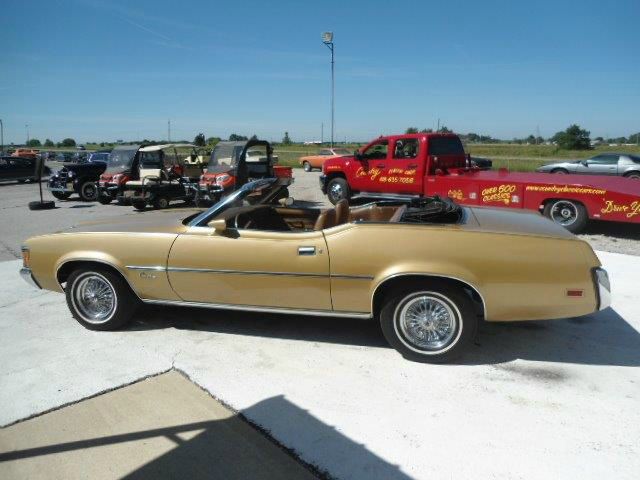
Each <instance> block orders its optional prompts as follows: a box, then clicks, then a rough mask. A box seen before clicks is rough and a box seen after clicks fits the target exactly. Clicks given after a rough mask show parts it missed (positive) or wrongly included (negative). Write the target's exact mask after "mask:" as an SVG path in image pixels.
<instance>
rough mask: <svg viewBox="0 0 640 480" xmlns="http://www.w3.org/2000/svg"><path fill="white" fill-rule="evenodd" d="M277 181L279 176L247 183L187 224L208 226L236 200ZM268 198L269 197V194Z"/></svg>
mask: <svg viewBox="0 0 640 480" xmlns="http://www.w3.org/2000/svg"><path fill="white" fill-rule="evenodd" d="M277 181H278V179H277V178H263V179H260V180H254V181H253V182H249V183H246V184H244V185H243V186H242V187H241V188H239V189H238V190H236V191H235V192H233V193H232V194H231V195H228V196H226V197H224V198H223V199H222V200H220V201H219V202H218V203H216V204H215V205H213V206H212V207H210V208H208V209H207V210H205V211H204V212H202V213H201V214H199V215H198V216H196V217H195V218H194V219H193V220H191V221H190V222H189V223H188V224H187V225H188V226H189V227H206V226H207V223H209V221H211V219H213V218H215V217H216V216H217V215H219V214H220V213H222V212H224V211H225V210H227V209H228V208H229V207H231V205H233V204H234V203H235V202H236V200H242V199H244V198H246V197H248V196H249V195H250V194H251V193H253V192H255V191H257V190H260V189H264V188H270V187H273V186H274V185H275V183H276V182H277ZM266 198H269V195H267V197H266ZM187 218H188V217H187Z"/></svg>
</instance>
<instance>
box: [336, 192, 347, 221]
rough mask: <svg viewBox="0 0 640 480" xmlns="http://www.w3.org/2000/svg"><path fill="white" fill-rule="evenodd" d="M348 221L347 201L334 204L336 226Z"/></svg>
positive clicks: (343, 200)
mask: <svg viewBox="0 0 640 480" xmlns="http://www.w3.org/2000/svg"><path fill="white" fill-rule="evenodd" d="M348 221H349V201H348V200H346V199H344V198H343V199H342V200H340V201H339V202H338V203H336V225H342V224H343V223H347V222H348Z"/></svg>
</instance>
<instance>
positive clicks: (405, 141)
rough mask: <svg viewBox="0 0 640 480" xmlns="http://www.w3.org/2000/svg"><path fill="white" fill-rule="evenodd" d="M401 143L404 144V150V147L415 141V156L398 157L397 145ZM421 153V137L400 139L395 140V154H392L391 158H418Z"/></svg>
mask: <svg viewBox="0 0 640 480" xmlns="http://www.w3.org/2000/svg"><path fill="white" fill-rule="evenodd" d="M399 143H402V144H404V145H403V150H404V148H406V144H408V143H414V144H415V153H414V155H413V156H403V157H396V153H397V147H398V144H399ZM419 154H420V139H418V138H405V139H398V140H396V141H395V142H393V154H392V155H391V159H392V160H415V159H416V158H418V155H419Z"/></svg>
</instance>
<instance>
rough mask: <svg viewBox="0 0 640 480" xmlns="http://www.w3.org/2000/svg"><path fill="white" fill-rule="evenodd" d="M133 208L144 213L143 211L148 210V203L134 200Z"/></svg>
mask: <svg viewBox="0 0 640 480" xmlns="http://www.w3.org/2000/svg"><path fill="white" fill-rule="evenodd" d="M131 203H132V205H133V208H135V209H136V210H138V211H140V212H142V211H143V210H145V209H146V208H147V202H146V200H133V201H132V202H131Z"/></svg>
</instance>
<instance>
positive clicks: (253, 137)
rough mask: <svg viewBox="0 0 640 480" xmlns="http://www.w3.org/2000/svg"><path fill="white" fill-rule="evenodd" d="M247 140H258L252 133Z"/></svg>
mask: <svg viewBox="0 0 640 480" xmlns="http://www.w3.org/2000/svg"><path fill="white" fill-rule="evenodd" d="M249 140H258V136H257V135H256V134H255V133H254V134H253V135H251V137H250V138H249Z"/></svg>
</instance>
